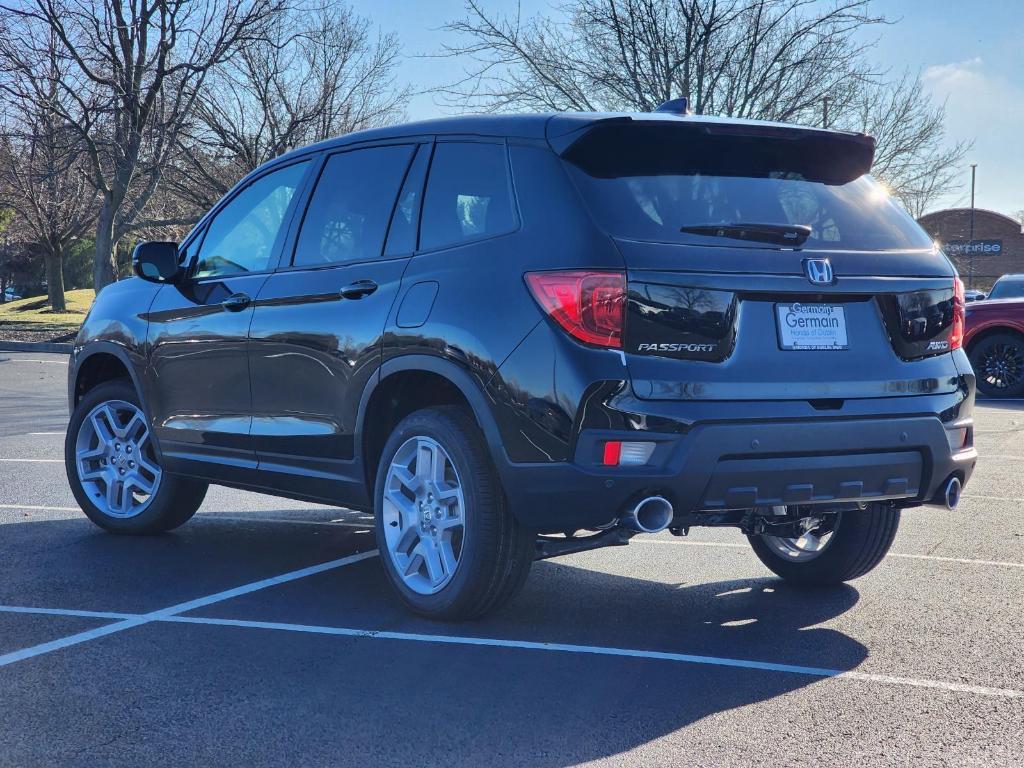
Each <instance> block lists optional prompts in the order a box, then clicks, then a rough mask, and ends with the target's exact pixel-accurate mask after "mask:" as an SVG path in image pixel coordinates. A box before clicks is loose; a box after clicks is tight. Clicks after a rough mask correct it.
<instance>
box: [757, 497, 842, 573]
mask: <svg viewBox="0 0 1024 768" xmlns="http://www.w3.org/2000/svg"><path fill="white" fill-rule="evenodd" d="M774 509H775V510H776V514H786V508H785V507H775V508H774ZM801 522H802V524H804V525H805V526H806V529H805V530H804V531H803V533H802V534H801V535H800V536H795V537H787V536H768V535H762V536H761V538H762V539H763V540H764V542H765V543H766V544H767V545H768V546H769V547H771V548H772V549H773V550H774V551H775V552H776V554H778V555H780V556H781V557H782V558H783V559H785V560H789V561H791V562H797V563H803V562H807V561H808V560H814V559H815V558H816V557H818V556H820V555H821V553H822V552H824V551H825V550H826V549H828V547H829V545H830V544H831V543H832V539H833V538H834V537H835V530H836V528H837V527H838V525H839V518H838V515H837V516H836V519H835V521H834V522H832V523H831V524H829V525H825V524H823V521H822V520H821V519H820V518H804V520H803V521H801Z"/></svg>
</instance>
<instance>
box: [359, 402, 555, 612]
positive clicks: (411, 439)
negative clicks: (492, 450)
mask: <svg viewBox="0 0 1024 768" xmlns="http://www.w3.org/2000/svg"><path fill="white" fill-rule="evenodd" d="M375 485H376V487H375V489H374V500H375V513H376V526H377V543H378V547H379V549H380V553H381V561H382V563H383V565H384V571H385V573H386V574H387V577H388V580H389V581H390V582H391V584H392V585H393V586H394V588H395V590H396V591H397V593H398V595H399V596H400V597H401V598H402V600H403V601H404V602H405V604H406V605H407V606H409V608H411V609H412V610H413V611H415V612H416V613H419V614H422V615H424V616H429V617H431V618H437V619H464V618H474V617H477V616H481V615H483V614H485V613H487V612H488V611H491V610H493V609H495V608H497V607H499V606H500V605H502V604H503V603H505V602H507V601H508V600H509V599H511V598H512V597H513V596H514V595H515V594H516V593H517V592H518V591H519V589H520V588H521V587H522V585H523V583H524V582H525V580H526V576H527V574H528V573H529V569H530V564H531V563H532V562H533V555H534V541H535V536H534V535H533V534H532V532H530V531H528V530H526V529H524V528H523V527H522V526H521V525H520V524H519V523H518V521H517V520H516V519H515V517H514V516H513V515H512V513H511V512H510V511H509V509H508V507H507V505H506V503H505V496H504V493H503V492H502V488H501V483H500V480H499V478H498V475H497V472H496V470H495V468H494V466H493V464H492V462H491V459H490V455H489V454H488V452H487V447H486V445H485V443H484V439H483V435H481V434H480V430H479V429H478V428H477V426H476V423H475V422H474V421H473V419H472V417H471V416H470V415H469V414H468V413H467V412H466V411H465V410H464V409H462V408H458V407H455V406H443V407H437V408H429V409H425V410H422V411H417V412H415V413H413V414H411V415H409V416H407V417H406V418H405V419H403V420H402V422H401V423H400V424H399V425H398V426H397V427H396V428H395V430H394V431H393V432H392V434H391V436H390V438H389V439H388V441H387V443H386V444H385V446H384V450H383V453H382V455H381V459H380V464H379V467H378V471H377V481H376V484H375Z"/></svg>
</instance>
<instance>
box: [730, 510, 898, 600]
mask: <svg viewBox="0 0 1024 768" xmlns="http://www.w3.org/2000/svg"><path fill="white" fill-rule="evenodd" d="M899 525H900V511H899V510H898V509H894V508H893V507H891V506H889V505H888V504H885V503H879V502H875V503H871V504H868V505H867V507H866V508H865V509H863V510H856V511H853V512H840V513H839V517H838V520H837V521H836V523H835V526H834V528H833V530H832V537H831V539H830V540H829V542H828V544H827V546H825V547H824V548H823V549H822V550H821V551H820V552H819V553H817V554H816V555H814V556H813V557H812V558H810V559H807V560H792V559H788V558H787V557H786V556H785V555H784V554H782V553H781V552H780V551H779V549H777V548H776V547H775V546H773V545H772V544H771V543H770V542H771V537H767V536H760V535H759V536H748V537H747V538H748V540H749V541H750V546H751V547H753V549H754V554H756V555H757V557H758V559H760V561H761V562H762V563H764V564H765V565H766V566H767V567H768V568H769V569H770V570H771V571H773V572H774V573H775V574H776V575H778V576H781V577H782V578H783V579H785V580H786V581H789V582H792V583H794V584H799V585H801V586H807V587H815V586H830V585H835V584H841V583H843V582H846V581H852V580H853V579H856V578H858V577H860V576H863V575H864V574H865V573H868V572H869V571H870V570H872V569H873V568H874V567H875V566H876V565H878V564H879V563H880V562H882V558H884V557H885V555H886V553H887V552H888V551H889V547H891V546H892V542H893V539H894V538H895V537H896V531H897V529H898V528H899Z"/></svg>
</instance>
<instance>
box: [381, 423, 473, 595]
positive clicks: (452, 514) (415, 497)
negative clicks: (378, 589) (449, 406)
mask: <svg viewBox="0 0 1024 768" xmlns="http://www.w3.org/2000/svg"><path fill="white" fill-rule="evenodd" d="M383 501H384V504H383V523H384V538H385V546H386V548H387V554H388V557H390V558H391V562H392V564H393V565H394V567H395V570H396V571H397V573H398V575H399V577H400V578H401V579H402V582H403V583H404V584H405V586H407V587H408V588H409V589H411V590H412V591H413V592H416V593H418V594H421V595H432V594H435V593H437V592H439V591H440V590H442V589H443V588H444V587H445V586H446V585H447V584H448V583H449V582H450V581H451V580H452V577H453V576H454V575H455V572H456V570H457V569H458V567H459V561H460V559H461V557H462V551H463V542H464V540H465V532H466V519H465V509H466V502H465V497H464V496H463V493H462V483H461V482H460V480H459V474H458V472H457V471H456V469H455V465H454V463H453V462H452V459H451V456H449V455H448V452H447V451H446V450H445V449H444V448H443V447H442V446H441V444H440V443H438V442H437V441H436V440H434V439H433V438H431V437H427V436H425V435H419V436H416V437H411V438H409V439H408V440H406V441H405V442H404V443H402V445H401V447H400V448H399V449H398V451H397V452H396V453H395V456H394V458H393V459H392V461H391V465H390V467H389V468H388V474H387V478H386V480H385V482H384V499H383Z"/></svg>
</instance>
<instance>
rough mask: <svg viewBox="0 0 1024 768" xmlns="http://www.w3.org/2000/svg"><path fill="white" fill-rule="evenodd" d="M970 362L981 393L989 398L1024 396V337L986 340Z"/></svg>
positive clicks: (975, 349)
mask: <svg viewBox="0 0 1024 768" xmlns="http://www.w3.org/2000/svg"><path fill="white" fill-rule="evenodd" d="M970 358H971V367H972V368H974V375H975V377H976V378H977V385H978V391H979V392H981V393H982V394H984V395H988V396H989V397H1020V396H1021V395H1024V337H1022V336H1018V335H1017V334H1015V333H997V334H993V335H992V336H986V337H985V338H983V339H982V340H981V341H979V342H978V343H977V344H975V345H974V346H973V347H972V348H971V354H970Z"/></svg>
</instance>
